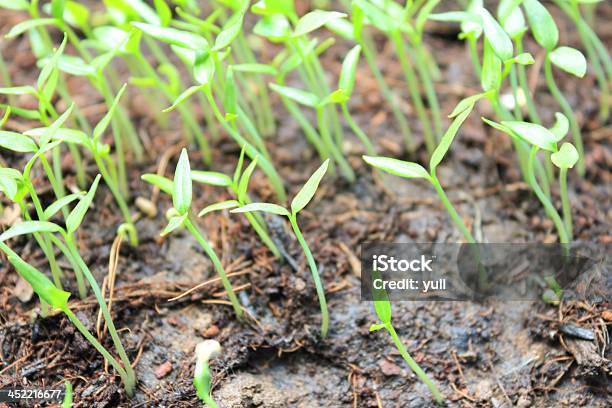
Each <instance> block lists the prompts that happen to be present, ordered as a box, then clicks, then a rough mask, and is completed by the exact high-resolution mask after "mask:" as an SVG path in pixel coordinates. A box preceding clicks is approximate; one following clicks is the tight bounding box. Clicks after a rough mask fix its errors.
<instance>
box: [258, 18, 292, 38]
mask: <svg viewBox="0 0 612 408" xmlns="http://www.w3.org/2000/svg"><path fill="white" fill-rule="evenodd" d="M253 32H254V33H255V34H257V35H259V36H261V37H264V38H267V39H268V40H270V41H271V42H283V41H285V39H287V38H288V37H289V35H290V34H291V26H290V25H289V21H288V20H287V18H286V17H285V16H284V15H282V14H274V15H271V16H264V17H263V18H262V19H261V20H259V21H258V22H257V24H255V26H254V27H253Z"/></svg>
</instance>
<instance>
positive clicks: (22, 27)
mask: <svg viewBox="0 0 612 408" xmlns="http://www.w3.org/2000/svg"><path fill="white" fill-rule="evenodd" d="M55 23H56V22H55V19H54V18H35V19H29V20H24V21H22V22H21V23H19V24H16V25H15V26H14V27H13V28H11V29H10V31H9V32H8V34H6V36H5V37H6V38H15V37H17V36H18V35H21V34H23V33H25V32H26V31H28V30H31V29H33V28H36V27H40V26H44V25H50V24H51V25H55Z"/></svg>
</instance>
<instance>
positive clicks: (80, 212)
mask: <svg viewBox="0 0 612 408" xmlns="http://www.w3.org/2000/svg"><path fill="white" fill-rule="evenodd" d="M100 177H101V176H100V175H99V174H98V175H97V176H96V178H95V179H94V182H93V183H92V185H91V187H90V188H89V191H88V192H87V194H85V196H84V197H83V198H82V199H81V201H79V203H78V204H77V205H76V206H75V207H74V209H73V210H72V211H71V212H70V214H68V218H66V230H67V231H68V233H69V234H72V233H74V232H75V231H76V230H77V228H79V225H81V222H83V218H84V217H85V213H86V212H87V210H88V209H89V206H90V205H91V203H92V201H93V199H94V196H95V194H96V189H97V188H98V183H99V182H100Z"/></svg>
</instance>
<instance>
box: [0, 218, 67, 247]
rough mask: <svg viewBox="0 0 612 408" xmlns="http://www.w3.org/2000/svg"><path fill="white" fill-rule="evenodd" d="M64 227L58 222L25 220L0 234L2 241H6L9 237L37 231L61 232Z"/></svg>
mask: <svg viewBox="0 0 612 408" xmlns="http://www.w3.org/2000/svg"><path fill="white" fill-rule="evenodd" d="M60 231H62V227H60V226H59V225H57V224H54V223H52V222H48V221H24V222H21V223H19V224H15V225H13V226H12V227H11V228H9V229H8V230H6V231H4V232H3V233H2V235H0V241H1V242H4V241H6V240H7V239H11V238H14V237H17V236H20V235H29V234H33V233H35V232H49V233H53V232H60Z"/></svg>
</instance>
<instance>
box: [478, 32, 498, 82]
mask: <svg viewBox="0 0 612 408" xmlns="http://www.w3.org/2000/svg"><path fill="white" fill-rule="evenodd" d="M501 67H502V61H501V59H499V57H498V56H497V55H496V54H495V52H494V51H493V47H491V44H489V41H488V40H487V39H486V38H485V40H484V51H483V56H482V73H481V76H480V84H481V86H482V89H483V90H484V91H490V90H499V88H500V87H501V81H502V75H501Z"/></svg>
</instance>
